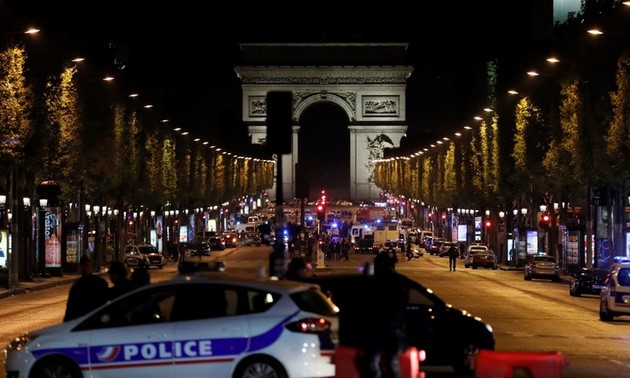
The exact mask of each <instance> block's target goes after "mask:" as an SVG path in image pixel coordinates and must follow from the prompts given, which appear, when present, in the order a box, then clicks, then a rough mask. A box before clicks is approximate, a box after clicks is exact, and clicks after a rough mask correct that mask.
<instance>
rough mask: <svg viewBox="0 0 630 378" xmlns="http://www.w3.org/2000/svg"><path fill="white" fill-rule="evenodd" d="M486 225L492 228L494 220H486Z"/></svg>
mask: <svg viewBox="0 0 630 378" xmlns="http://www.w3.org/2000/svg"><path fill="white" fill-rule="evenodd" d="M486 227H488V228H490V227H492V222H490V221H489V220H487V221H486Z"/></svg>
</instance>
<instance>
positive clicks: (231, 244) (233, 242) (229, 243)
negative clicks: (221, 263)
mask: <svg viewBox="0 0 630 378" xmlns="http://www.w3.org/2000/svg"><path fill="white" fill-rule="evenodd" d="M223 241H224V242H225V248H236V247H237V246H238V235H236V234H235V233H232V232H226V233H224V234H223Z"/></svg>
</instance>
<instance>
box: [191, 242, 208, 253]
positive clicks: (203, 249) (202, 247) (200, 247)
mask: <svg viewBox="0 0 630 378" xmlns="http://www.w3.org/2000/svg"><path fill="white" fill-rule="evenodd" d="M211 251H212V249H211V248H210V244H208V243H207V242H199V243H195V244H193V245H192V249H191V250H190V254H191V255H192V256H210V254H211Z"/></svg>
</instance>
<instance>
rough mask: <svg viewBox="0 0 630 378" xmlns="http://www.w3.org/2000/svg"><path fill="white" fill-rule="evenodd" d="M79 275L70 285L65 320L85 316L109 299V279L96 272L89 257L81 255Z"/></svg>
mask: <svg viewBox="0 0 630 378" xmlns="http://www.w3.org/2000/svg"><path fill="white" fill-rule="evenodd" d="M79 272H80V273H81V277H79V278H78V279H77V280H76V281H75V282H74V283H73V284H72V287H70V292H69V293H68V302H67V303H66V313H65V314H64V317H63V321H64V322H67V321H69V320H72V319H76V318H78V317H80V316H83V315H85V314H87V313H89V312H90V311H92V310H94V309H95V308H97V307H99V306H101V305H103V304H105V303H106V302H107V299H108V290H109V285H108V284H107V281H106V280H105V279H104V278H103V277H101V276H97V275H95V274H94V267H93V265H92V261H91V260H90V258H89V257H87V256H85V255H84V256H83V257H81V261H80V262H79Z"/></svg>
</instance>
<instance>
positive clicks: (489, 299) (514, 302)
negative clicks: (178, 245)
mask: <svg viewBox="0 0 630 378" xmlns="http://www.w3.org/2000/svg"><path fill="white" fill-rule="evenodd" d="M269 251H270V249H269V248H268V247H264V246H263V247H253V246H252V247H239V248H237V249H226V250H225V251H222V252H215V253H213V256H210V257H204V258H203V260H204V261H208V262H212V261H215V260H221V261H223V262H224V263H225V265H226V267H227V270H228V271H229V270H234V271H241V272H249V273H251V274H255V273H256V271H258V270H259V269H260V267H265V268H266V267H267V265H268V252H269ZM371 258H372V256H371V255H359V254H354V253H352V254H351V255H350V260H348V261H345V260H342V261H327V262H326V265H325V267H324V268H321V267H320V269H317V270H316V274H333V273H335V272H349V271H356V270H357V269H358V268H359V267H360V266H361V265H362V264H363V263H365V262H367V261H369V260H370V259H371ZM191 260H197V258H196V257H195V258H191ZM397 270H398V271H399V272H401V273H403V274H405V275H408V276H410V277H412V278H413V279H415V280H418V281H419V282H421V283H423V284H424V285H425V286H427V287H429V288H431V289H432V290H433V291H434V292H435V293H436V294H437V295H438V296H440V297H441V298H443V299H444V300H445V301H447V302H449V303H451V304H452V305H453V306H454V307H457V308H459V309H462V310H467V311H470V312H471V313H472V314H473V315H474V316H479V317H481V318H482V319H483V320H485V321H487V322H489V323H490V324H491V325H492V327H493V328H494V332H495V337H496V349H497V350H498V351H517V352H548V351H559V352H561V353H562V354H563V355H564V356H566V357H567V358H568V361H569V364H568V366H567V367H566V370H565V372H566V377H569V378H577V377H580V378H581V377H619V376H623V375H624V374H626V373H627V371H628V368H629V367H630V358H629V357H628V356H627V353H626V351H627V344H628V340H629V339H630V318H624V317H621V318H617V319H616V320H615V321H613V322H601V321H599V319H598V312H597V311H598V299H597V297H595V296H582V297H577V298H576V297H571V296H569V294H568V284H567V283H566V282H550V281H545V280H535V279H534V280H532V281H524V280H523V272H522V271H508V270H502V269H498V270H491V269H477V270H473V269H465V268H464V267H463V263H462V260H459V261H458V269H457V271H456V272H449V271H448V259H447V258H444V257H437V256H429V255H426V254H425V255H424V256H423V257H421V258H419V259H414V260H412V261H409V262H408V261H406V260H404V261H401V262H399V263H398V266H397ZM151 273H152V280H153V281H154V282H155V281H157V280H163V279H168V278H169V277H170V276H171V275H173V274H175V273H176V264H175V263H172V262H170V263H169V264H168V265H167V266H166V267H165V269H163V270H158V269H152V270H151ZM69 287H70V286H69V283H67V284H64V285H59V286H54V287H51V288H48V289H45V290H38V291H33V292H30V293H26V294H22V295H15V296H13V297H7V298H4V299H0V303H2V306H1V307H0V316H2V317H3V319H5V322H4V323H3V327H2V328H1V330H0V343H2V344H3V345H5V344H6V343H7V342H8V341H9V340H10V339H11V337H13V336H16V335H18V334H19V333H20V332H23V331H27V330H33V329H36V328H39V327H44V326H47V325H50V324H55V323H58V322H60V321H61V318H62V316H63V311H64V308H65V302H66V298H67V293H68V290H69ZM366 316H369V314H366ZM423 371H425V373H426V376H427V377H455V376H457V375H455V374H454V373H453V371H452V369H451V368H449V367H429V366H426V367H423Z"/></svg>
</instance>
